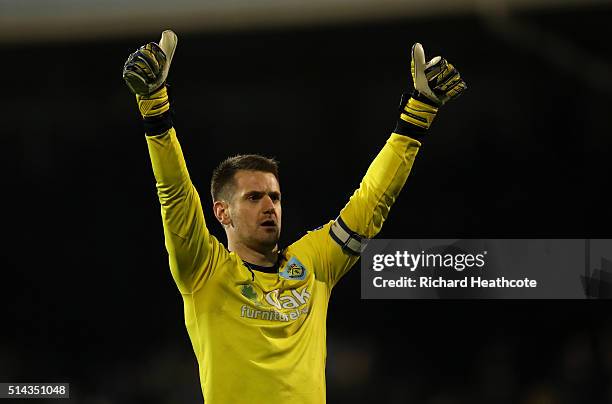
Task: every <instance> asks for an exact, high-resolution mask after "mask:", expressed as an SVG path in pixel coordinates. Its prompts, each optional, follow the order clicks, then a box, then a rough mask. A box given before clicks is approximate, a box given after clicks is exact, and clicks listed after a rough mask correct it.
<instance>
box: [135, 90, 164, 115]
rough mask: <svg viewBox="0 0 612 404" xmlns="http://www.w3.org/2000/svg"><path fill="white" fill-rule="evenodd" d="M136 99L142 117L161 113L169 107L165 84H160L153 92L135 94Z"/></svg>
mask: <svg viewBox="0 0 612 404" xmlns="http://www.w3.org/2000/svg"><path fill="white" fill-rule="evenodd" d="M136 101H137V102H138V109H139V110H140V114H141V115H142V116H143V117H144V118H150V117H153V116H157V115H161V114H163V113H164V112H166V111H168V110H169V109H170V102H169V101H168V90H167V89H166V86H165V85H163V86H161V87H160V88H159V89H158V90H156V91H155V92H154V93H152V94H149V95H146V96H145V95H138V94H136Z"/></svg>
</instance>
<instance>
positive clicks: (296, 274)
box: [279, 257, 306, 281]
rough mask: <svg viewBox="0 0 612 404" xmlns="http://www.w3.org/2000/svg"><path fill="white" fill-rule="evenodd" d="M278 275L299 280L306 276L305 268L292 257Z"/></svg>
mask: <svg viewBox="0 0 612 404" xmlns="http://www.w3.org/2000/svg"><path fill="white" fill-rule="evenodd" d="M279 275H280V276H281V278H285V279H289V280H291V281H301V280H304V278H306V268H305V267H304V265H303V264H302V263H301V262H300V261H298V259H297V258H295V257H292V258H291V259H290V260H289V262H287V265H285V267H284V268H283V270H282V271H281V272H280V274H279Z"/></svg>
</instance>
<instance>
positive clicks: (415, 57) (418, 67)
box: [410, 42, 425, 85]
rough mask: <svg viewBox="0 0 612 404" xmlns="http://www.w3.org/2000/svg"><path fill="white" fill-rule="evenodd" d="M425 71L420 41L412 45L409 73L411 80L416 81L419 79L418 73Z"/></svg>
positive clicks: (423, 54)
mask: <svg viewBox="0 0 612 404" xmlns="http://www.w3.org/2000/svg"><path fill="white" fill-rule="evenodd" d="M424 71H425V51H424V50H423V46H422V45H421V44H420V43H418V42H417V43H415V44H414V45H413V46H412V60H411V63H410V73H411V74H412V80H413V81H414V83H415V85H416V83H417V82H418V81H419V80H420V79H421V77H420V75H421V74H422V73H423V72H424Z"/></svg>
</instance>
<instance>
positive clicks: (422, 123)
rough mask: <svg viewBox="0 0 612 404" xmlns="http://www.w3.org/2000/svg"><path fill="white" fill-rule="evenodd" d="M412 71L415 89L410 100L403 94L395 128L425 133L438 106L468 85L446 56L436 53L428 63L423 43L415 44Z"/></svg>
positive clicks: (455, 95) (407, 133)
mask: <svg viewBox="0 0 612 404" xmlns="http://www.w3.org/2000/svg"><path fill="white" fill-rule="evenodd" d="M410 71H411V74H412V81H413V84H414V91H413V93H412V95H411V96H410V98H409V99H408V100H407V101H406V98H407V97H406V96H405V95H404V96H402V100H401V102H400V118H399V119H398V121H397V126H396V128H395V132H396V133H399V134H406V135H414V134H416V135H419V134H420V135H423V134H424V133H425V131H426V130H427V129H429V126H430V125H431V123H432V121H433V119H434V118H435V117H436V114H437V113H438V108H439V107H441V106H442V105H444V104H445V103H446V102H448V101H449V100H451V99H453V98H456V97H458V96H459V94H461V93H462V92H463V91H464V90H465V89H466V88H467V85H466V84H465V82H464V81H463V80H462V79H461V76H460V75H459V72H458V71H457V69H455V67H454V66H453V65H452V64H450V63H448V62H447V61H446V59H443V58H441V57H440V56H436V57H435V58H433V59H431V60H430V61H429V62H428V63H425V52H424V51H423V46H421V44H420V43H415V44H414V46H413V47H412V61H411V63H410Z"/></svg>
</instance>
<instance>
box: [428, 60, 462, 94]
mask: <svg viewBox="0 0 612 404" xmlns="http://www.w3.org/2000/svg"><path fill="white" fill-rule="evenodd" d="M449 66H451V67H452V65H449ZM459 80H461V75H460V74H459V72H458V71H457V70H456V69H455V68H452V69H450V70H448V72H444V73H442V74H440V75H439V76H438V77H437V83H436V84H435V85H434V92H435V91H442V92H446V91H448V89H449V88H451V87H452V86H454V85H455V84H456V83H457V82H458V81H459Z"/></svg>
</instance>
